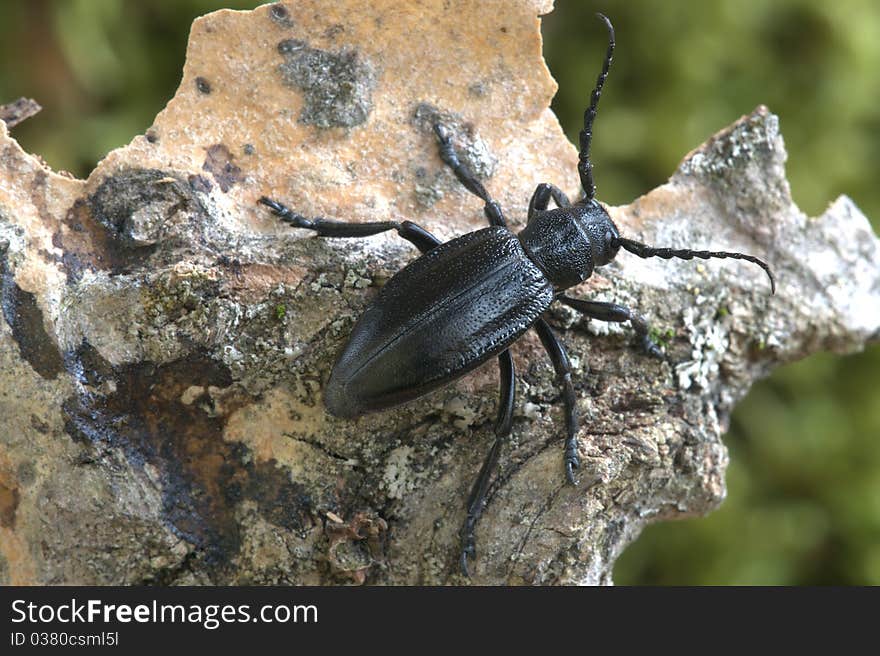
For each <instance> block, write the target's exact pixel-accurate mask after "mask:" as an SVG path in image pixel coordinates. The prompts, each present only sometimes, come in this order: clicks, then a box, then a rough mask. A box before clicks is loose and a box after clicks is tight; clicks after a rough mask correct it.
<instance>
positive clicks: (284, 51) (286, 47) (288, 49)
mask: <svg viewBox="0 0 880 656" xmlns="http://www.w3.org/2000/svg"><path fill="white" fill-rule="evenodd" d="M305 47H306V42H305V41H301V40H299V39H284V41H280V42H279V43H278V53H279V54H281V55H289V54H291V53H294V52H297V51H298V50H302V49H303V48H305Z"/></svg>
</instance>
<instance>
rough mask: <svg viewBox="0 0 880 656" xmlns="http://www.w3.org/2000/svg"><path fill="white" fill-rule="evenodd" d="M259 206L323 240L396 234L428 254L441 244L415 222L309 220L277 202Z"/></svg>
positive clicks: (263, 200)
mask: <svg viewBox="0 0 880 656" xmlns="http://www.w3.org/2000/svg"><path fill="white" fill-rule="evenodd" d="M259 202H260V203H262V204H263V205H265V206H266V207H268V208H269V209H271V210H272V214H274V215H275V216H277V217H278V218H279V219H281V220H282V221H284V222H285V223H289V224H290V225H292V226H293V227H295V228H304V229H306V230H313V231H314V232H316V233H317V234H318V235H319V236H321V237H369V236H370V235H378V234H379V233H380V232H387V231H388V230H397V234H399V235H400V236H401V237H403V238H404V239H406V240H407V241H408V242H410V243H411V244H413V245H414V246H415V247H416V248H418V249H419V250H420V251H421V252H422V253H426V252H428V251H429V250H431V249H432V248H434V246H437V245H438V244H439V243H440V240H439V239H437V238H436V237H435V236H434V235H432V234H431V233H430V232H428V231H427V230H425V229H424V228H422V227H421V226H419V225H417V224H415V223H413V222H412V221H373V222H369V223H346V222H345V221H332V220H330V219H324V218H321V217H318V218H314V219H307V218H306V217H304V216H303V215H301V214H298V213H297V212H294V211H293V210H291V209H290V208H289V207H286V206H285V205H282V204H281V203H279V202H278V201H274V200H272V199H271V198H267V197H266V196H263V197H261V198H260V201H259Z"/></svg>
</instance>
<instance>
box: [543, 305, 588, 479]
mask: <svg viewBox="0 0 880 656" xmlns="http://www.w3.org/2000/svg"><path fill="white" fill-rule="evenodd" d="M534 327H535V330H536V331H537V333H538V337H540V338H541V343H542V344H543V345H544V349H545V350H546V351H547V355H549V356H550V361H551V362H553V369H555V370H556V377H557V378H558V379H559V382H560V383H561V384H562V400H563V401H564V402H565V433H566V437H565V477H566V478H567V479H568V482H569V483H571V484H572V485H577V481H575V479H574V470H575V469H577V468H578V465H580V460H579V458H578V452H577V430H578V426H577V408H576V406H575V403H576V399H575V394H574V384H573V383H572V382H571V363H570V362H569V360H568V354H567V353H566V352H565V347H564V346H563V345H562V342H560V341H559V339H558V338H557V337H556V335H555V334H553V329H552V328H550V325H549V324H548V323H547V322H546V321H544V320H543V319H538V320H537V321H536V322H535V326H534Z"/></svg>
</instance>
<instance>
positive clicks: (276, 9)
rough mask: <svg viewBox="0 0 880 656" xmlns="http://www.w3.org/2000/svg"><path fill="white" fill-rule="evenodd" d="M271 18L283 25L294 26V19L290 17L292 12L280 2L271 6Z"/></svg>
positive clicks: (286, 26)
mask: <svg viewBox="0 0 880 656" xmlns="http://www.w3.org/2000/svg"><path fill="white" fill-rule="evenodd" d="M269 18H271V19H272V20H273V21H275V22H276V23H278V25H280V26H281V27H284V28H291V27H293V19H291V18H290V12H289V11H287V7H285V6H284V5H282V4H281V3H280V2H279V3H278V4H275V5H272V6H271V7H270V8H269Z"/></svg>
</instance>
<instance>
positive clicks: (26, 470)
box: [15, 462, 37, 487]
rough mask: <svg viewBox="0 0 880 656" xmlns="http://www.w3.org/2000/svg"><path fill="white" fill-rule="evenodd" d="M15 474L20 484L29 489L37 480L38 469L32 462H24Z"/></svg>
mask: <svg viewBox="0 0 880 656" xmlns="http://www.w3.org/2000/svg"><path fill="white" fill-rule="evenodd" d="M15 474H16V476H17V477H18V482H19V483H20V484H21V485H22V486H23V487H27V486H28V485H30V484H31V483H33V482H34V481H35V480H36V479H37V468H36V467H34V463H32V462H23V463H21V464H20V465H19V466H18V469H16V471H15Z"/></svg>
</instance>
